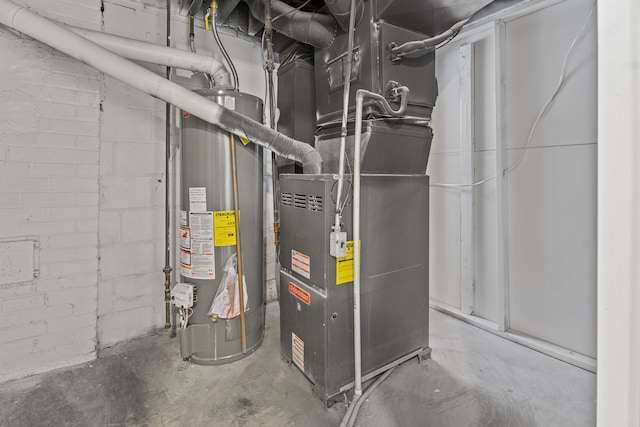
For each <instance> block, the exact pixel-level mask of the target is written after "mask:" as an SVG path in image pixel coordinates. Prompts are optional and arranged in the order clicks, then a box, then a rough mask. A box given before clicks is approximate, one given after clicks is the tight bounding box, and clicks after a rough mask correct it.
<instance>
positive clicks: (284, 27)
mask: <svg viewBox="0 0 640 427" xmlns="http://www.w3.org/2000/svg"><path fill="white" fill-rule="evenodd" d="M245 2H246V3H247V5H248V6H249V10H250V11H251V15H253V17H254V18H256V19H257V20H259V21H260V22H263V23H264V7H265V6H264V4H265V3H264V2H265V0H245ZM269 2H270V3H271V14H272V15H273V16H276V17H279V18H278V19H275V20H273V21H271V24H272V26H273V29H274V30H276V31H277V32H279V33H282V34H284V35H285V36H287V37H289V38H291V39H294V40H297V41H299V42H303V43H307V44H310V45H311V46H313V47H317V48H325V47H329V46H331V45H332V44H333V41H334V40H335V38H336V32H337V26H336V21H335V20H334V19H333V17H331V16H329V15H323V14H321V13H311V12H302V11H300V10H297V9H296V8H294V7H292V6H289V5H288V4H286V3H284V2H282V1H280V0H269Z"/></svg>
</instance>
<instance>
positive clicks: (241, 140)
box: [238, 136, 251, 146]
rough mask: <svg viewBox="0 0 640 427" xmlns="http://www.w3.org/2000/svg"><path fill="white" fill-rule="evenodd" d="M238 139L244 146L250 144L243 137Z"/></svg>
mask: <svg viewBox="0 0 640 427" xmlns="http://www.w3.org/2000/svg"><path fill="white" fill-rule="evenodd" d="M238 138H240V142H242V143H243V144H244V145H245V146H246V145H247V144H249V143H250V142H251V141H249V140H248V139H247V138H245V137H244V136H240V137H238Z"/></svg>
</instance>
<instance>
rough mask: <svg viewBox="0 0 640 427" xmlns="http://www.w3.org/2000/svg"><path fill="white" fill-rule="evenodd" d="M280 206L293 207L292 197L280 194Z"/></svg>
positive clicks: (288, 194) (287, 194)
mask: <svg viewBox="0 0 640 427" xmlns="http://www.w3.org/2000/svg"><path fill="white" fill-rule="evenodd" d="M280 199H281V202H282V206H293V196H292V195H291V193H282V196H281V198H280Z"/></svg>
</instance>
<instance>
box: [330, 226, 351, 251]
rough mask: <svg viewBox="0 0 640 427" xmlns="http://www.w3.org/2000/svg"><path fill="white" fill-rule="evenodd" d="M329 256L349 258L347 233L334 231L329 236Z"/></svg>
mask: <svg viewBox="0 0 640 427" xmlns="http://www.w3.org/2000/svg"><path fill="white" fill-rule="evenodd" d="M329 244H330V246H329V255H331V256H332V257H334V258H342V257H345V256H347V233H346V232H344V231H332V232H331V235H330V236H329Z"/></svg>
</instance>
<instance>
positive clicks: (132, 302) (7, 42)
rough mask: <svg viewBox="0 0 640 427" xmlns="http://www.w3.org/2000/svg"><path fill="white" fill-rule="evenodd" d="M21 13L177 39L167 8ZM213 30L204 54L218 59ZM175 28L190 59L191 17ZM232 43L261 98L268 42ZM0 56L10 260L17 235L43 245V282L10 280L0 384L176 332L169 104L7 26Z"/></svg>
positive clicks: (87, 7) (89, 5) (2, 207)
mask: <svg viewBox="0 0 640 427" xmlns="http://www.w3.org/2000/svg"><path fill="white" fill-rule="evenodd" d="M17 2H21V1H20V0H17ZM21 3H22V4H26V5H27V6H29V7H30V8H32V9H33V10H35V11H37V12H38V13H39V14H41V15H44V16H48V17H51V18H53V19H56V20H58V21H62V22H65V23H69V24H72V25H76V26H80V27H85V28H90V29H93V30H100V29H102V28H103V29H104V30H105V31H106V32H111V33H114V34H120V35H124V36H127V37H132V38H137V39H139V40H145V41H150V42H156V43H159V44H164V43H165V41H164V37H165V33H164V32H165V25H166V21H165V19H166V15H165V10H164V5H165V2H164V1H160V0H135V1H134V0H106V1H99V0H89V1H87V0H52V1H49V2H43V1H41V0H24V1H22V2H21ZM101 9H102V10H101ZM177 10H178V2H177V0H176V1H175V2H174V11H176V12H177ZM103 12H104V13H103ZM203 26H204V25H203V23H202V22H199V23H198V28H197V33H198V34H197V37H196V44H197V47H198V50H199V52H202V53H205V54H213V51H214V50H215V48H214V46H213V38H212V37H211V35H210V34H206V33H205V31H204V28H203ZM173 31H174V37H173V40H174V45H175V46H176V47H178V48H181V49H188V41H187V38H188V21H187V19H186V18H184V17H179V16H175V17H174V23H173ZM222 37H223V39H224V40H225V41H226V42H225V43H227V48H228V49H229V50H230V52H231V56H232V57H233V58H234V62H235V63H236V66H237V67H238V72H239V74H240V79H241V90H242V91H245V92H248V93H251V94H253V95H256V96H260V97H262V96H263V93H264V80H263V72H262V69H261V65H260V47H259V45H258V44H256V43H253V42H251V41H247V40H243V39H238V38H236V37H235V35H233V34H229V33H227V34H223V36H222ZM0 58H2V60H0V114H1V117H3V120H1V121H0V218H1V221H0V255H2V254H4V253H6V251H5V252H2V250H1V249H2V246H1V245H2V244H3V243H2V242H3V240H5V239H9V238H20V237H24V236H34V237H35V238H37V239H38V240H39V242H40V249H39V258H40V262H39V266H38V267H39V269H40V277H39V278H37V279H35V280H22V281H17V282H10V283H5V280H0V283H3V284H1V285H0V382H1V381H5V380H9V379H13V378H18V377H23V376H26V375H29V374H33V373H37V372H42V371H47V370H50V369H53V368H56V367H61V366H68V365H72V364H76V363H79V362H82V361H86V360H91V359H92V358H94V357H95V356H96V351H97V349H99V348H102V347H106V346H110V345H112V344H114V343H116V342H118V341H121V340H125V339H128V338H131V337H135V336H139V335H142V334H145V333H147V332H149V331H151V330H153V329H155V328H158V327H161V326H162V325H163V323H164V303H163V274H162V267H163V266H164V185H165V179H166V177H165V176H164V150H165V146H164V132H165V128H164V108H165V107H164V103H163V102H161V101H158V100H155V99H153V98H151V97H149V96H147V95H144V94H142V93H140V92H138V91H136V90H135V89H132V88H129V87H127V86H125V85H123V84H121V83H120V82H118V81H116V80H114V79H111V78H110V77H108V76H104V75H102V74H101V73H99V72H98V71H96V70H94V69H92V68H90V67H87V66H84V65H82V64H80V63H78V62H77V61H74V60H72V59H70V58H67V57H65V56H64V55H62V54H60V53H57V52H55V51H53V50H51V49H49V48H47V47H46V46H44V45H42V44H40V43H38V42H35V41H33V40H30V39H28V38H26V37H23V36H20V35H19V34H17V33H15V32H12V31H8V30H7V29H5V28H0ZM145 66H146V67H148V68H149V69H151V70H152V71H155V72H158V73H159V74H161V75H164V70H163V69H162V68H161V67H158V66H149V65H145ZM187 74H188V73H187ZM181 77H184V76H182V75H181ZM197 77H198V78H197V79H195V78H194V81H195V80H197V81H200V82H201V81H202V79H201V78H200V76H197ZM178 126H179V121H178V120H177V119H176V120H174V126H173V127H172V132H173V136H174V147H173V155H174V159H173V165H172V173H174V174H177V173H179V170H178V169H177V165H178V164H179V158H180V152H179V143H180V141H179V140H180V138H179V136H180V131H179V128H178ZM177 188H178V186H177V185H174V186H173V187H172V188H171V193H172V203H173V204H174V208H175V200H177V197H176V196H177V194H176V192H177ZM174 212H175V210H174ZM174 220H175V217H174ZM265 226H266V227H267V228H269V227H270V226H269V225H268V223H266V224H265ZM172 255H175V252H172ZM174 259H175V257H174ZM4 262H5V259H0V279H3V278H5V277H4V276H3V274H4V273H3V272H4V271H5V270H4V264H3V263H4ZM172 264H173V266H174V269H175V265H176V262H175V261H174V262H173V263H172ZM174 277H175V278H176V279H177V278H178V276H177V275H175V276H174ZM176 345H178V344H177V343H176Z"/></svg>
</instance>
